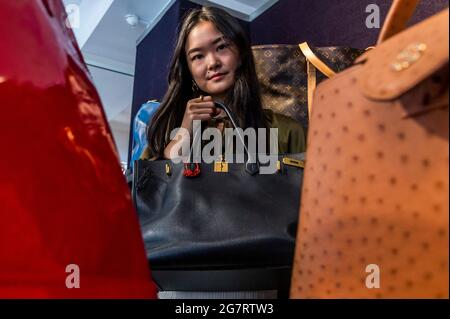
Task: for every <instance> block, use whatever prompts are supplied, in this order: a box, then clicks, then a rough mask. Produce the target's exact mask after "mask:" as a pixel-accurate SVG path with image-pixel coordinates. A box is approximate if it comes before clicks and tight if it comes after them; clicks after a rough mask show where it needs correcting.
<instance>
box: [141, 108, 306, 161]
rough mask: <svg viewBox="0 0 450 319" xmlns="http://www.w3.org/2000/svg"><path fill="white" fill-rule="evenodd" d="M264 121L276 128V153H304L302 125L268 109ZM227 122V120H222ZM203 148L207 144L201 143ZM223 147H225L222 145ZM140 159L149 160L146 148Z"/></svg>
mask: <svg viewBox="0 0 450 319" xmlns="http://www.w3.org/2000/svg"><path fill="white" fill-rule="evenodd" d="M264 114H265V116H266V120H267V122H268V124H269V127H271V128H278V153H279V154H289V153H303V152H305V151H306V139H305V133H304V131H303V127H302V125H301V124H300V123H299V122H297V121H296V120H294V119H292V118H290V117H289V116H286V115H283V114H279V113H275V112H273V111H272V110H270V109H264ZM220 121H222V120H212V121H210V122H209V123H208V126H209V127H216V126H217V124H218V123H219V122H220ZM224 121H225V122H228V120H226V119H225V120H224ZM224 124H225V127H231V125H230V123H229V122H228V123H224ZM202 142H203V146H204V145H205V144H206V143H207V142H206V141H202ZM223 144H225V143H223ZM224 146H225V145H224ZM141 159H145V160H149V159H150V156H149V151H148V147H147V148H146V149H145V150H144V152H143V153H142V156H141Z"/></svg>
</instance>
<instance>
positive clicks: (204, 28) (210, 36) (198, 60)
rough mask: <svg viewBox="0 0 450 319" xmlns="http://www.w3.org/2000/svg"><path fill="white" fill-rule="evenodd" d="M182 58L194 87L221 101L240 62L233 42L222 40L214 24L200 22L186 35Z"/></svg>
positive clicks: (233, 79) (233, 78) (231, 84)
mask: <svg viewBox="0 0 450 319" xmlns="http://www.w3.org/2000/svg"><path fill="white" fill-rule="evenodd" d="M186 59H187V61H188V66H189V70H190V71H191V75H192V78H193V79H194V81H195V83H197V85H198V87H199V88H200V89H201V90H202V91H204V92H206V93H208V94H210V95H211V96H212V97H213V98H215V99H218V100H222V101H223V99H224V97H225V95H226V93H227V91H228V90H229V89H230V88H231V87H232V86H233V85H234V81H235V74H236V70H237V68H238V67H239V63H240V62H239V55H238V49H237V47H236V45H234V44H233V43H231V42H230V41H229V40H226V39H224V38H223V35H222V33H220V32H219V31H218V30H217V29H216V27H215V26H214V24H212V23H211V22H209V21H202V22H200V23H199V24H198V25H197V26H195V27H194V28H193V29H192V31H191V32H190V33H189V35H188V38H187V41H186Z"/></svg>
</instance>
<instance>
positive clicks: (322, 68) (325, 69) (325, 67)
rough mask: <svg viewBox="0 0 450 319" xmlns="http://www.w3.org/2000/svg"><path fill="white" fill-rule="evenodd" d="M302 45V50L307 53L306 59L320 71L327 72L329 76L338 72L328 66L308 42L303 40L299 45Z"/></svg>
mask: <svg viewBox="0 0 450 319" xmlns="http://www.w3.org/2000/svg"><path fill="white" fill-rule="evenodd" d="M298 46H299V47H300V50H301V51H302V53H303V54H304V55H305V57H306V59H307V60H308V61H309V62H311V63H312V64H313V65H314V66H315V67H316V68H317V69H318V70H319V71H320V72H322V73H323V74H325V75H326V76H327V77H329V78H331V77H332V76H333V75H335V74H336V72H334V71H333V70H332V69H330V68H329V67H328V65H326V64H325V63H323V62H322V61H321V60H320V59H319V58H318V57H317V55H315V54H314V52H313V51H312V50H311V48H310V47H309V45H308V43H306V42H303V43H300V44H299V45H298Z"/></svg>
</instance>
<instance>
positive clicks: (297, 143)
mask: <svg viewBox="0 0 450 319" xmlns="http://www.w3.org/2000/svg"><path fill="white" fill-rule="evenodd" d="M264 112H265V114H266V119H267V122H268V123H269V126H270V127H272V128H275V127H276V128H278V153H279V154H286V153H303V152H306V140H305V133H304V131H303V127H302V125H301V124H300V123H299V122H297V121H296V120H294V119H292V118H290V117H289V116H286V115H283V114H279V113H275V112H273V111H272V110H269V109H264Z"/></svg>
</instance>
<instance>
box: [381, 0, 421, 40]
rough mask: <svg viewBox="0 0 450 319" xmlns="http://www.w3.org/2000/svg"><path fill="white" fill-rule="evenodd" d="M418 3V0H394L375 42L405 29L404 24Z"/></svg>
mask: <svg viewBox="0 0 450 319" xmlns="http://www.w3.org/2000/svg"><path fill="white" fill-rule="evenodd" d="M418 4H419V0H394V1H393V3H392V6H391V8H390V9H389V12H388V14H387V16H386V20H385V22H384V24H383V27H382V29H381V31H380V35H379V36H378V41H377V44H380V43H381V42H383V41H386V40H387V39H389V38H390V37H392V36H394V35H396V34H397V33H399V32H401V31H403V30H404V29H406V24H407V23H408V21H409V19H410V18H411V17H412V15H413V14H414V11H415V10H416V7H417V5H418Z"/></svg>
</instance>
